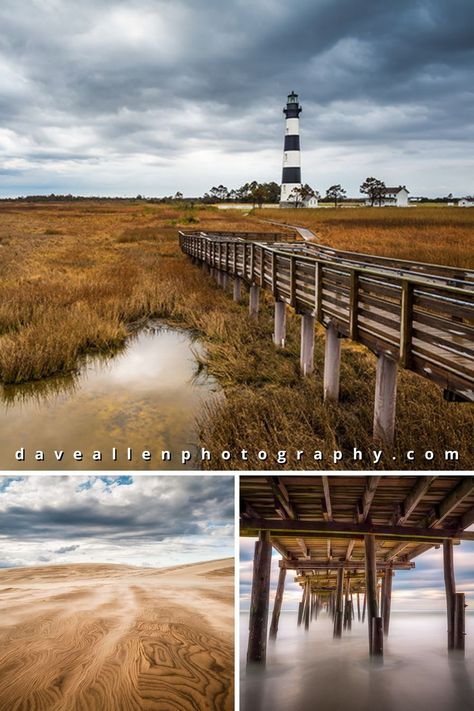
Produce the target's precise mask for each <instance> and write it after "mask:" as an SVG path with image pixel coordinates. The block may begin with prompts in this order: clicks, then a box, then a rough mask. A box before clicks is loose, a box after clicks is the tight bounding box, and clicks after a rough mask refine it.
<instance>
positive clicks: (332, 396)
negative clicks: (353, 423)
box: [324, 323, 341, 402]
mask: <svg viewBox="0 0 474 711" xmlns="http://www.w3.org/2000/svg"><path fill="white" fill-rule="evenodd" d="M340 372H341V339H340V338H339V337H338V333H337V330H336V327H335V326H334V324H332V323H330V324H329V326H328V327H327V329H326V342H325V351H324V399H325V400H335V401H336V402H337V401H338V400H339V380H340Z"/></svg>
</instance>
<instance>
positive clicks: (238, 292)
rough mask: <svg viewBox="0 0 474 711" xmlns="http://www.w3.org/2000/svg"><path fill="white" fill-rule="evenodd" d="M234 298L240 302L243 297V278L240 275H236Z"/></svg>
mask: <svg viewBox="0 0 474 711" xmlns="http://www.w3.org/2000/svg"><path fill="white" fill-rule="evenodd" d="M233 298H234V301H237V302H239V301H240V299H241V298H242V279H241V278H240V277H238V276H236V277H235V279H234V292H233Z"/></svg>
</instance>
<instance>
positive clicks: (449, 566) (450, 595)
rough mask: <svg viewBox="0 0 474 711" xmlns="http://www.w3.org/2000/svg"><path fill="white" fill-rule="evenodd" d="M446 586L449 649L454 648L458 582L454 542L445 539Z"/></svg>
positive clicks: (444, 565) (444, 564)
mask: <svg viewBox="0 0 474 711" xmlns="http://www.w3.org/2000/svg"><path fill="white" fill-rule="evenodd" d="M443 567H444V587H445V589H446V611H447V617H448V649H449V650H451V649H454V617H455V603H456V583H455V580H454V561H453V542H452V540H451V539H446V540H445V541H443Z"/></svg>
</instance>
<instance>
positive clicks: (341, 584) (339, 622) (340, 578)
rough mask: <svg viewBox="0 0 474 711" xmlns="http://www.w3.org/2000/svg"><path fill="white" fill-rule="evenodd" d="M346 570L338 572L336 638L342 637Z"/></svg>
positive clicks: (340, 569) (335, 618)
mask: <svg viewBox="0 0 474 711" xmlns="http://www.w3.org/2000/svg"><path fill="white" fill-rule="evenodd" d="M343 587H344V570H343V569H342V568H339V569H338V571H337V585H336V599H335V608H334V637H342V617H343V597H342V596H343Z"/></svg>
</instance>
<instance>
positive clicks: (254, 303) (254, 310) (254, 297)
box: [249, 284, 260, 319]
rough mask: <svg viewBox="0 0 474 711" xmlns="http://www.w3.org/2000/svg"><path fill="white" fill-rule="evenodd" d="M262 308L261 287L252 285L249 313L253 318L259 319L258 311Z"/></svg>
mask: <svg viewBox="0 0 474 711" xmlns="http://www.w3.org/2000/svg"><path fill="white" fill-rule="evenodd" d="M259 306H260V287H259V286H257V285H256V284H252V286H251V287H250V297H249V313H250V315H251V316H253V318H255V319H257V318H258V310H259Z"/></svg>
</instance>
